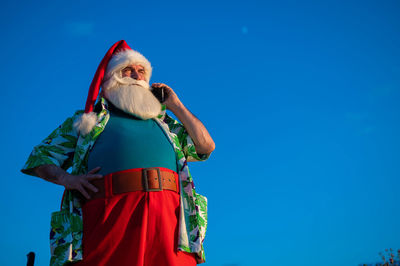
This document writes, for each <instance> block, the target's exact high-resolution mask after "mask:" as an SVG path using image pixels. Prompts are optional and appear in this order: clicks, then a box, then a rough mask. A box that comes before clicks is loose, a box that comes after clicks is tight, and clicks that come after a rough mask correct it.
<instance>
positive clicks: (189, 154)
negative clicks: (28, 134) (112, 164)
mask: <svg viewBox="0 0 400 266" xmlns="http://www.w3.org/2000/svg"><path fill="white" fill-rule="evenodd" d="M97 109H100V111H99V112H98V114H97V123H96V125H95V126H94V128H93V129H92V131H91V132H90V133H88V134H87V135H85V136H83V135H79V134H78V132H77V131H76V130H75V128H74V122H75V121H76V120H77V119H79V117H80V116H81V115H82V114H83V111H77V112H75V114H74V115H73V116H72V117H70V118H68V119H67V120H65V122H64V123H62V124H61V125H60V126H59V127H58V128H57V129H55V130H54V131H53V132H52V133H51V134H50V135H49V136H48V137H47V138H45V139H44V140H43V141H42V142H41V143H40V144H39V145H37V146H35V147H34V148H33V151H32V153H31V154H30V156H29V158H28V160H27V162H26V164H25V166H24V167H23V169H22V170H21V171H22V172H23V173H25V174H29V175H36V174H35V173H34V171H33V168H35V167H38V166H40V165H45V164H55V165H57V166H59V167H61V168H63V169H64V170H67V169H69V168H70V167H72V169H71V174H73V175H79V174H85V173H87V171H88V169H87V161H88V155H89V152H90V150H91V148H92V147H93V146H94V144H95V141H96V139H97V137H98V136H99V135H100V134H101V133H102V132H103V130H104V128H105V126H106V125H107V122H108V119H109V117H110V114H109V111H108V109H107V101H106V100H105V99H104V98H101V100H100V101H99V103H98V104H97V105H96V110H97ZM154 120H155V121H156V122H157V123H158V124H159V125H160V126H161V128H162V129H163V130H164V131H165V133H166V135H167V136H168V139H169V141H170V142H171V144H172V145H173V147H174V150H175V155H176V161H177V169H178V174H179V182H180V191H181V193H180V198H181V203H180V219H179V238H178V250H181V251H186V252H191V253H195V254H196V257H197V263H203V262H205V255H204V248H203V241H204V237H205V233H206V228H207V198H206V197H204V196H202V195H200V194H198V193H196V191H195V186H194V183H193V179H192V176H191V174H190V172H189V168H188V165H187V162H190V161H203V160H206V159H207V158H208V157H209V154H198V153H197V152H196V149H195V146H194V144H193V141H192V139H191V137H190V136H189V134H188V133H187V131H186V129H185V128H184V127H183V125H182V124H181V123H179V122H178V121H176V120H175V119H173V118H171V117H170V116H168V115H167V114H166V108H165V105H162V112H161V114H160V115H159V116H158V117H157V118H154ZM80 199H81V195H80V193H79V192H78V191H75V190H65V192H64V196H63V200H62V206H61V210H60V211H57V212H54V213H52V215H51V231H50V248H51V260H50V264H51V265H64V264H65V263H67V262H74V261H78V260H82V237H83V236H82V234H83V222H82V206H81V200H80Z"/></svg>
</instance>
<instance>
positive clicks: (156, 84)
mask: <svg viewBox="0 0 400 266" xmlns="http://www.w3.org/2000/svg"><path fill="white" fill-rule="evenodd" d="M151 86H152V87H153V88H160V87H164V88H167V89H169V90H170V89H171V88H170V87H169V86H168V85H166V84H164V83H153V84H151Z"/></svg>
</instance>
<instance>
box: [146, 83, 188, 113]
mask: <svg viewBox="0 0 400 266" xmlns="http://www.w3.org/2000/svg"><path fill="white" fill-rule="evenodd" d="M151 87H153V88H163V89H164V93H165V101H164V102H162V104H165V105H166V107H167V109H169V110H173V109H175V108H176V107H178V106H179V104H180V103H181V101H180V100H179V98H178V96H177V95H176V93H175V92H174V91H173V90H172V89H171V87H169V86H168V85H166V84H164V83H153V84H151Z"/></svg>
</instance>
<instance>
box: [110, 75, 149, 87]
mask: <svg viewBox="0 0 400 266" xmlns="http://www.w3.org/2000/svg"><path fill="white" fill-rule="evenodd" d="M116 80H117V82H118V83H120V84H121V85H137V86H140V87H143V88H145V89H148V88H149V84H148V83H147V82H146V81H144V80H137V79H133V78H131V77H123V78H120V77H116Z"/></svg>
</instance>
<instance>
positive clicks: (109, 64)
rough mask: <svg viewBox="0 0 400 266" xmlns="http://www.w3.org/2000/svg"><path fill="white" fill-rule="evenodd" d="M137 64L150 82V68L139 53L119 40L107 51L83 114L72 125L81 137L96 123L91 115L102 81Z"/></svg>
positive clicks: (93, 82)
mask: <svg viewBox="0 0 400 266" xmlns="http://www.w3.org/2000/svg"><path fill="white" fill-rule="evenodd" d="M131 64H138V65H141V66H143V67H144V68H145V70H146V72H145V77H146V81H147V82H149V81H150V77H151V72H152V67H151V64H150V62H149V61H148V60H147V59H146V58H145V57H144V56H143V55H142V54H140V53H139V52H137V51H134V50H132V48H130V47H129V45H128V44H127V43H126V42H125V41H124V40H121V41H119V42H116V43H115V44H114V45H113V46H111V48H110V49H109V50H108V51H107V53H106V55H105V56H104V58H103V60H101V62H100V65H99V66H98V68H97V71H96V73H95V75H94V77H93V80H92V83H91V84H90V87H89V93H88V97H87V100H86V106H85V113H84V114H83V115H82V116H81V117H80V119H78V121H76V123H75V124H74V126H75V128H76V129H77V130H78V131H79V132H80V133H81V134H83V135H86V134H87V133H89V132H90V131H91V130H92V128H93V127H94V126H95V124H96V122H97V115H96V114H95V113H93V108H94V104H95V103H96V100H97V97H98V95H99V92H100V86H101V84H102V83H103V80H107V79H109V78H110V77H111V76H112V75H113V74H114V73H116V72H118V71H120V70H122V69H123V68H125V67H126V66H128V65H131Z"/></svg>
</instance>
